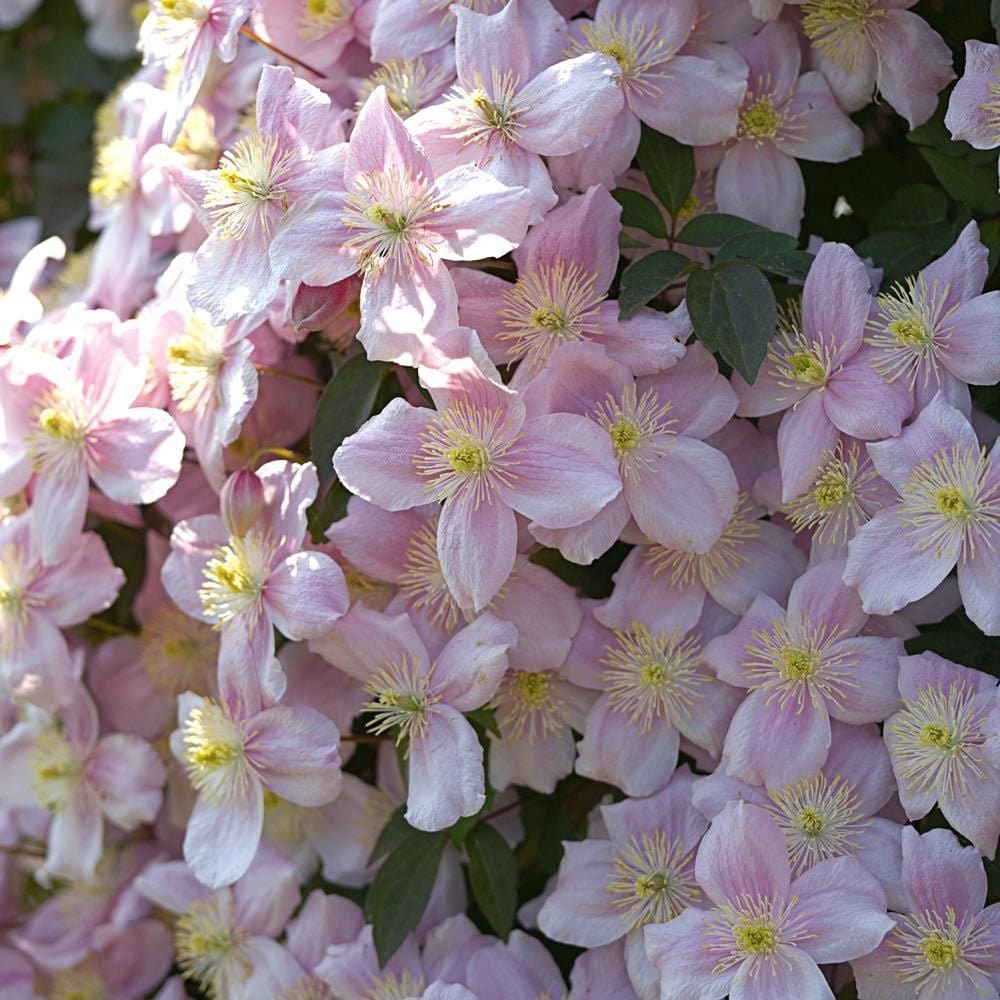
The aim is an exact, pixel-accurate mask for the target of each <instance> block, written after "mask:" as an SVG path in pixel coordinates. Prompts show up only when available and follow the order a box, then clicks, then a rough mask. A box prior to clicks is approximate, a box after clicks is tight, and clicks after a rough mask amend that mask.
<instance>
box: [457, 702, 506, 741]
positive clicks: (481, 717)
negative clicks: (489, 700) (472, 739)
mask: <svg viewBox="0 0 1000 1000" xmlns="http://www.w3.org/2000/svg"><path fill="white" fill-rule="evenodd" d="M465 717H466V718H467V719H468V720H469V722H471V723H472V724H473V725H474V726H479V727H480V728H481V729H483V730H485V731H486V732H488V733H492V734H493V735H494V736H499V735H500V727H499V726H498V725H497V717H496V712H495V711H494V710H493V709H492V708H476V709H473V710H472V711H471V712H466V713H465Z"/></svg>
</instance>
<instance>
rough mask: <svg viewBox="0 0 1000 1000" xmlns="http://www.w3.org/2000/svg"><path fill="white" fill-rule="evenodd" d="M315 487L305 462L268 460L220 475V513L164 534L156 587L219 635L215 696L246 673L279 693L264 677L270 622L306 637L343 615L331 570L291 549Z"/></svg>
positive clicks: (327, 563)
mask: <svg viewBox="0 0 1000 1000" xmlns="http://www.w3.org/2000/svg"><path fill="white" fill-rule="evenodd" d="M317 488H318V482H317V479H316V470H315V469H314V468H313V466H312V465H308V464H307V465H293V464H292V463H290V462H268V463H267V464H266V465H264V466H262V467H261V468H260V469H259V470H258V472H257V473H251V472H247V471H246V470H244V471H242V472H238V473H235V474H234V475H233V476H231V477H230V479H229V480H228V481H227V484H226V488H224V490H223V494H222V516H221V517H220V516H216V515H204V516H201V517H194V518H189V519H188V520H185V521H181V523H180V524H178V525H177V526H176V527H175V528H174V530H173V533H172V534H171V536H170V544H171V548H172V551H171V553H170V555H169V556H168V557H167V559H166V562H164V564H163V585H164V587H165V588H166V591H167V593H168V594H169V595H170V597H171V598H172V599H173V600H174V602H175V603H176V604H177V605H178V606H179V607H180V608H181V609H182V610H183V611H184V612H186V613H187V614H189V615H190V616H191V617H192V618H197V619H199V620H200V621H203V622H208V623H209V624H211V625H215V626H216V627H217V628H219V629H220V631H221V646H220V650H219V688H220V691H221V693H222V695H223V697H224V698H227V699H228V698H229V697H230V694H231V693H232V692H233V691H237V692H238V691H239V690H241V689H242V688H243V687H244V686H245V685H246V684H247V678H248V677H253V678H255V680H256V681H257V683H260V684H261V686H262V689H263V690H264V691H265V693H266V694H267V695H268V696H269V697H275V698H277V697H278V696H280V693H281V678H280V674H279V675H276V676H275V675H269V673H268V671H269V670H270V669H271V668H272V665H273V662H274V626H277V627H278V628H279V629H280V630H281V632H282V634H284V635H286V636H288V638H289V639H312V638H315V637H316V636H319V635H322V634H323V633H324V632H326V631H327V629H329V627H330V626H331V625H332V624H333V622H335V621H336V620H337V619H338V618H339V617H340V616H341V615H342V614H343V613H344V612H345V611H346V610H347V602H348V598H347V584H346V583H345V581H344V574H343V573H342V572H341V571H340V567H339V566H338V565H337V564H336V563H335V562H334V561H333V560H332V559H331V558H330V557H329V556H328V555H326V554H325V553H323V552H303V551H301V549H302V543H303V539H304V538H305V533H306V508H307V507H309V505H310V504H311V503H312V502H313V500H314V499H315V498H316V490H317ZM230 684H234V685H236V687H235V689H231V688H230ZM233 697H234V698H238V697H239V695H238V694H236V693H234V694H233Z"/></svg>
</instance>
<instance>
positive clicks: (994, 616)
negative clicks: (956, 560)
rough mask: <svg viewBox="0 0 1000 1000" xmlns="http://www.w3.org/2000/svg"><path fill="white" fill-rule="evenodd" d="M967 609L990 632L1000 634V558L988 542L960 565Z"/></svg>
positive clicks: (982, 628) (989, 633) (959, 576)
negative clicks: (999, 597)
mask: <svg viewBox="0 0 1000 1000" xmlns="http://www.w3.org/2000/svg"><path fill="white" fill-rule="evenodd" d="M958 589H959V591H960V592H961V594H962V603H963V604H964V605H965V613H966V614H967V615H968V616H969V618H971V619H972V621H973V623H974V624H975V625H976V626H977V627H978V628H979V629H980V630H981V631H983V632H985V633H986V635H1000V602H998V601H997V594H1000V558H998V556H997V553H996V552H994V551H990V549H989V548H988V547H986V546H985V545H984V546H982V547H980V548H977V549H976V551H975V553H974V554H973V555H972V556H971V557H970V558H968V559H966V560H965V561H964V562H962V563H960V564H959V567H958Z"/></svg>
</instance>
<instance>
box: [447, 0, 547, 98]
mask: <svg viewBox="0 0 1000 1000" xmlns="http://www.w3.org/2000/svg"><path fill="white" fill-rule="evenodd" d="M520 14H521V12H520V10H519V9H518V6H517V4H513V5H510V4H508V5H507V6H506V7H504V8H503V9H502V10H500V11H499V13H497V14H493V15H492V16H487V15H486V14H479V13H476V12H475V11H474V10H469V9H468V8H466V7H458V8H456V10H455V11H454V15H455V70H456V72H457V75H458V82H459V83H460V84H461V85H462V86H463V87H465V88H466V89H472V88H474V87H477V86H482V85H483V82H484V81H485V82H486V83H487V84H488V83H489V81H490V80H492V79H494V78H495V77H496V78H500V79H503V77H504V76H505V74H510V78H511V79H512V80H514V81H515V84H516V82H517V81H520V82H521V83H522V84H523V83H525V82H527V80H528V78H529V77H530V75H531V63H530V53H529V50H528V37H527V35H526V34H525V27H524V21H523V20H522V18H521V16H520ZM494 75H495V76H494Z"/></svg>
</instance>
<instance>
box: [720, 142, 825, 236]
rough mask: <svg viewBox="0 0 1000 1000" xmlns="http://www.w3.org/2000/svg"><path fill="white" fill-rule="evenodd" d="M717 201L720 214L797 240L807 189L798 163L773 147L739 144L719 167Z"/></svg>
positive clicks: (749, 143)
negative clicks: (735, 216) (742, 219)
mask: <svg viewBox="0 0 1000 1000" xmlns="http://www.w3.org/2000/svg"><path fill="white" fill-rule="evenodd" d="M715 200H716V201H717V202H718V205H719V211H720V212H728V213H729V214H730V215H738V216H741V217H742V218H744V219H749V220H750V221H751V222H756V223H757V224H758V225H761V226H765V227H767V228H768V229H773V230H775V231H776V232H779V233H788V234H789V235H791V236H798V234H799V226H800V224H801V222H802V214H803V212H804V211H805V202H806V185H805V181H804V180H803V179H802V171H801V170H800V169H799V165H798V164H797V163H796V162H795V160H794V159H792V157H791V156H789V155H787V154H786V153H784V152H782V151H780V150H778V149H777V148H776V147H775V146H774V145H773V144H772V143H766V144H761V145H758V144H757V143H756V142H752V141H749V142H738V143H736V145H735V146H732V147H731V148H730V149H729V150H728V151H727V153H726V155H725V158H724V159H723V161H722V163H721V164H720V166H719V172H718V174H716V178H715Z"/></svg>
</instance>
